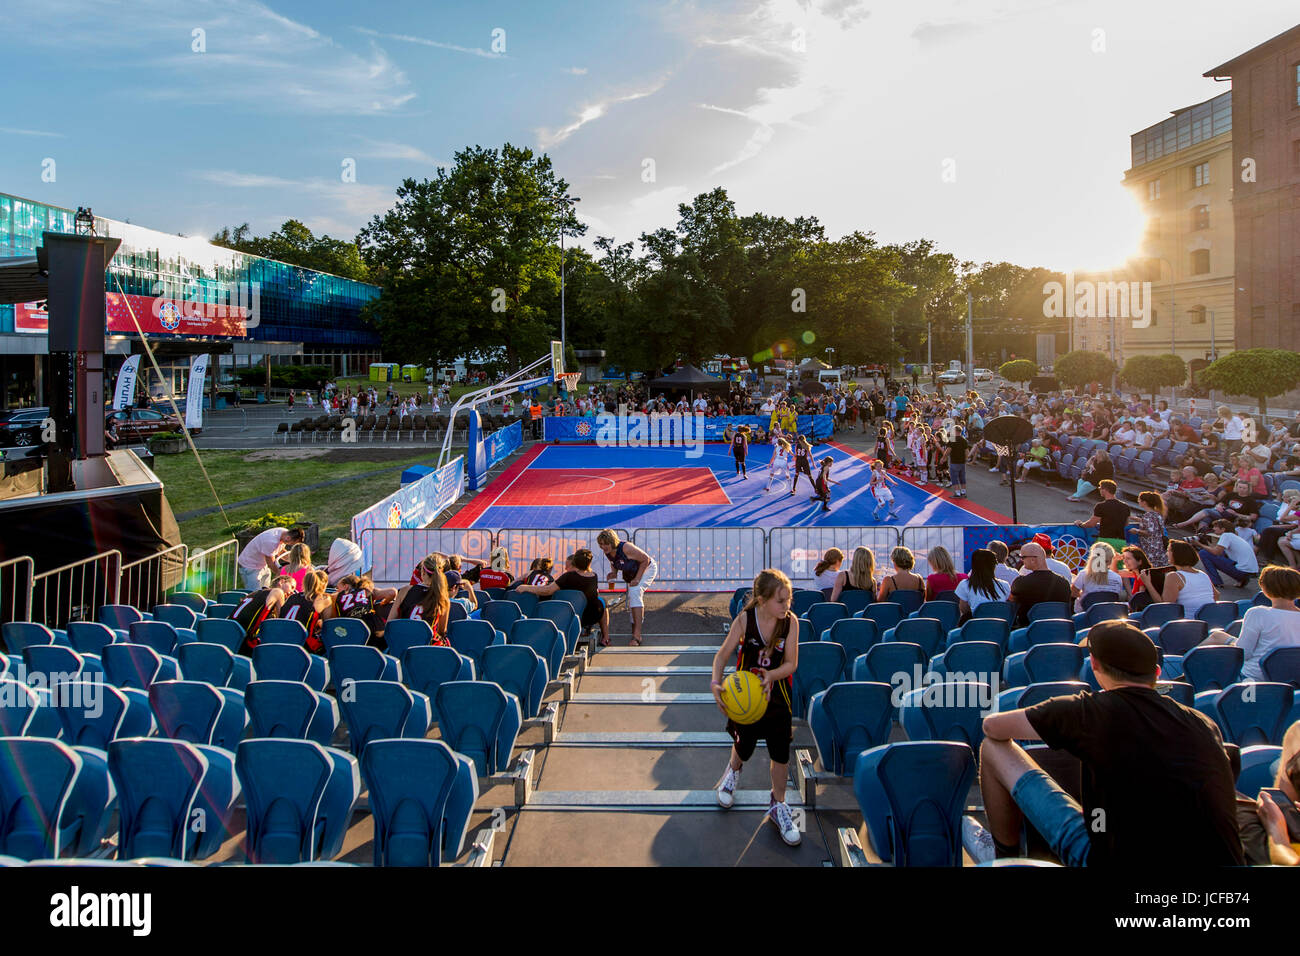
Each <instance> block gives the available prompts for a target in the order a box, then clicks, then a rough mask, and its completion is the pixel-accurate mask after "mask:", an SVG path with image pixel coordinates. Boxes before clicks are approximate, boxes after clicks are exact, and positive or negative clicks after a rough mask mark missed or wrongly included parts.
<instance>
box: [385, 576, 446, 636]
mask: <svg viewBox="0 0 1300 956" xmlns="http://www.w3.org/2000/svg"><path fill="white" fill-rule="evenodd" d="M443 566H444V562H443V561H442V560H441V555H437V554H430V555H429V556H428V557H426V558H425V559H424V560H423V561H422V562H420V568H419V570H420V583H419V584H408V585H406V587H404V588H402V590H401V591H400V592H398V594H397V597H396V599H395V600H394V601H393V606H392V610H391V611H389V613H388V620H389V621H397V620H413V621H424V622H425V623H426V624H428V625H429V627H430V628H432V629H433V643H434V644H436V645H439V646H445V645H446V644H447V622H448V617H449V615H448V613H447V611H448V609H449V608H450V607H451V597H450V592H449V588H448V586H447V577H446V575H445V574H444V573H443V570H442V569H443Z"/></svg>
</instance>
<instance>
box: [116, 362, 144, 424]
mask: <svg viewBox="0 0 1300 956" xmlns="http://www.w3.org/2000/svg"><path fill="white" fill-rule="evenodd" d="M139 371H140V356H139V355H138V354H137V355H131V356H128V357H127V360H126V361H125V362H123V363H122V370H121V371H120V372H118V373H117V388H115V389H113V410H114V411H121V410H122V409H123V408H130V407H131V406H132V405H134V404H135V402H134V401H133V399H134V398H135V377H136V375H137V374H138V373H139Z"/></svg>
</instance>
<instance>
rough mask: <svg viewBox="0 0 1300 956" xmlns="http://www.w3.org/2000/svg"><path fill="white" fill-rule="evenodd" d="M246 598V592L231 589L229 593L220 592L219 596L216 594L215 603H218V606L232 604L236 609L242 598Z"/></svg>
mask: <svg viewBox="0 0 1300 956" xmlns="http://www.w3.org/2000/svg"><path fill="white" fill-rule="evenodd" d="M246 597H248V592H247V591H243V590H240V589H239V588H232V589H231V590H229V591H222V592H221V593H220V594H218V595H217V603H218V604H233V605H235V606H236V607H238V606H239V602H240V601H242V600H244V598H246Z"/></svg>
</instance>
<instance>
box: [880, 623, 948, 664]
mask: <svg viewBox="0 0 1300 956" xmlns="http://www.w3.org/2000/svg"><path fill="white" fill-rule="evenodd" d="M947 637H948V629H947V628H945V627H944V626H943V622H942V621H939V620H938V619H936V618H933V617H907V618H904V619H903V620H901V621H899V622H898V626H897V627H891V628H890V629H889V630H887V631H886V632H885V633H884V636H883V637H882V638H881V640H882V641H883V642H884V643H886V644H887V643H889V642H891V641H900V642H902V643H904V644H920V645H921V649H922V650H923V651H924V652H925V656H926V659H927V660H928V659H929V658H931V657H933V656H934V655H935V654H937V653H939V649H940V648H941V647H943V643H944V640H945V639H946V638H947Z"/></svg>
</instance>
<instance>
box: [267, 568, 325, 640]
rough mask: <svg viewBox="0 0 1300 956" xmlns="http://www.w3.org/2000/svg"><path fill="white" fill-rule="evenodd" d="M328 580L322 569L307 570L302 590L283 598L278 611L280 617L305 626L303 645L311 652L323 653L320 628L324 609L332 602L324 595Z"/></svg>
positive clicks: (303, 578) (303, 577) (323, 618)
mask: <svg viewBox="0 0 1300 956" xmlns="http://www.w3.org/2000/svg"><path fill="white" fill-rule="evenodd" d="M328 580H329V579H328V576H327V575H326V574H325V572H324V571H308V572H307V573H306V574H304V575H303V576H302V590H301V591H299V592H298V593H297V594H293V595H291V596H290V597H289V598H288V599H287V600H285V602H284V609H283V610H282V611H281V612H280V617H282V618H284V619H285V620H287V621H297V622H298V623H299V624H301V625H302V626H303V627H304V628H306V630H307V640H306V641H305V642H304V644H303V646H304V647H305V648H307V650H309V651H310V652H311V653H313V654H324V653H325V644H324V643H323V642H322V641H321V639H320V628H321V624H322V623H323V622H324V620H325V617H324V615H325V611H326V609H327V608H329V607H330V605H332V604H333V603H334V602H333V601H332V600H331V599H330V598H328V597H326V596H325V584H326V582H327V581H328Z"/></svg>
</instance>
